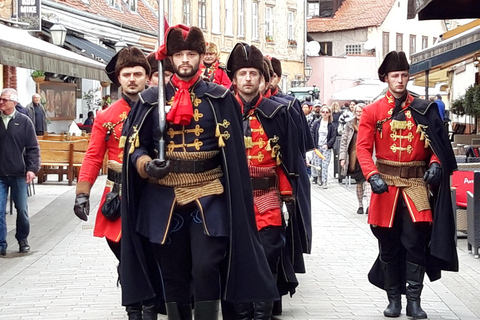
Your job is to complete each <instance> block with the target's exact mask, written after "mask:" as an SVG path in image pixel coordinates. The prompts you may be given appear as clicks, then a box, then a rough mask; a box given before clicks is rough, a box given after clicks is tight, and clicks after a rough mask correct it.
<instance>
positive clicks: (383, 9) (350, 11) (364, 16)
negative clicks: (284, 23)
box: [307, 0, 396, 33]
mask: <svg viewBox="0 0 480 320" xmlns="http://www.w3.org/2000/svg"><path fill="white" fill-rule="evenodd" d="M395 1H396V0H382V1H372V0H345V1H344V2H343V4H342V5H341V6H340V8H339V9H338V10H337V12H335V15H334V17H333V18H312V19H309V20H307V32H310V33H312V32H332V31H342V30H352V29H359V28H367V27H378V26H380V25H382V23H383V21H384V20H385V18H386V17H387V15H388V13H389V12H390V9H391V8H392V6H393V4H394V3H395Z"/></svg>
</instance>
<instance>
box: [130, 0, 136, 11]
mask: <svg viewBox="0 0 480 320" xmlns="http://www.w3.org/2000/svg"><path fill="white" fill-rule="evenodd" d="M128 9H129V10H130V11H132V12H137V0H128Z"/></svg>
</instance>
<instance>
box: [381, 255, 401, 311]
mask: <svg viewBox="0 0 480 320" xmlns="http://www.w3.org/2000/svg"><path fill="white" fill-rule="evenodd" d="M380 263H381V265H382V269H383V275H384V277H385V288H384V289H385V291H386V292H387V297H388V306H387V308H386V309H385V310H384V311H383V315H384V316H385V317H389V318H397V317H399V316H400V311H401V310H402V290H401V285H400V275H399V273H398V265H397V264H396V263H395V262H391V263H385V262H383V261H381V260H380Z"/></svg>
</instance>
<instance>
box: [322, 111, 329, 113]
mask: <svg viewBox="0 0 480 320" xmlns="http://www.w3.org/2000/svg"><path fill="white" fill-rule="evenodd" d="M321 113H330V111H322V112H321Z"/></svg>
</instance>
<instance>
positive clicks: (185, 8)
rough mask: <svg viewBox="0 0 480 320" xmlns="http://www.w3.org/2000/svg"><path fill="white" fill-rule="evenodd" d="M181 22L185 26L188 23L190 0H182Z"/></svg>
mask: <svg viewBox="0 0 480 320" xmlns="http://www.w3.org/2000/svg"><path fill="white" fill-rule="evenodd" d="M182 23H183V24H184V25H186V26H189V25H190V0H183V19H182Z"/></svg>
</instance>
